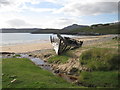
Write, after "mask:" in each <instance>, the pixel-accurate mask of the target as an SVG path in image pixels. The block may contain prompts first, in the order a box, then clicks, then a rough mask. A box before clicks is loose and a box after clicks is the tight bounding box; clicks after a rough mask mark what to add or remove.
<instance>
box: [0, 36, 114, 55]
mask: <svg viewBox="0 0 120 90" xmlns="http://www.w3.org/2000/svg"><path fill="white" fill-rule="evenodd" d="M109 37H113V35H102V36H89V37H87V38H86V37H85V38H80V36H78V37H76V38H75V39H76V40H79V41H80V40H81V41H84V42H87V41H95V40H99V39H105V38H109ZM101 41H102V40H101ZM42 49H53V47H52V44H51V43H50V41H48V42H44V43H24V44H19V45H10V46H1V47H0V50H2V52H14V53H25V52H32V51H36V50H42Z"/></svg>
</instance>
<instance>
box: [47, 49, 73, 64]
mask: <svg viewBox="0 0 120 90" xmlns="http://www.w3.org/2000/svg"><path fill="white" fill-rule="evenodd" d="M72 57H74V55H73V54H72V52H71V51H68V52H65V53H63V54H61V55H55V56H52V57H50V58H49V59H48V62H49V63H57V62H60V63H62V64H64V63H66V62H67V61H68V60H69V58H72Z"/></svg>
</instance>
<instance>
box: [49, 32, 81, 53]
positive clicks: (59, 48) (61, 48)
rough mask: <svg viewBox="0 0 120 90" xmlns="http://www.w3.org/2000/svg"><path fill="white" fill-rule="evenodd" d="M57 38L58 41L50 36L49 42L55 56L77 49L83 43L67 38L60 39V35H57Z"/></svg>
mask: <svg viewBox="0 0 120 90" xmlns="http://www.w3.org/2000/svg"><path fill="white" fill-rule="evenodd" d="M57 37H58V39H57V38H54V37H52V36H50V41H51V43H52V45H53V47H54V50H55V52H56V54H57V55H60V54H62V53H63V52H66V51H68V50H70V49H75V48H79V47H81V46H82V44H83V41H77V40H75V39H72V38H69V37H62V36H61V35H60V34H57Z"/></svg>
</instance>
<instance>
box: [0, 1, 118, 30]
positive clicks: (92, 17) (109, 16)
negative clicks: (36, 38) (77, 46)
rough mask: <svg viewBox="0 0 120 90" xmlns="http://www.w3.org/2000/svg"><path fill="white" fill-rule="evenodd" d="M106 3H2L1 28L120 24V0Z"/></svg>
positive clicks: (0, 4)
mask: <svg viewBox="0 0 120 90" xmlns="http://www.w3.org/2000/svg"><path fill="white" fill-rule="evenodd" d="M96 1H97V2H96ZM104 1H105V0H0V28H63V27H65V26H68V25H71V24H79V25H91V24H97V23H109V22H115V21H117V20H118V1H119V0H106V2H104Z"/></svg>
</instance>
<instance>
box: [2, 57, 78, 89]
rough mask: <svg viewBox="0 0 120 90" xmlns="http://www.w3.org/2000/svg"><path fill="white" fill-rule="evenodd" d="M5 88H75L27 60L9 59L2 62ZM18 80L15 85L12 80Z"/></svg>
mask: <svg viewBox="0 0 120 90" xmlns="http://www.w3.org/2000/svg"><path fill="white" fill-rule="evenodd" d="M2 69H3V74H4V75H3V78H2V86H3V88H73V87H78V86H75V85H73V84H70V83H68V82H66V81H65V80H63V79H62V78H60V77H57V76H55V75H53V74H52V73H51V72H48V71H46V70H42V69H41V68H39V67H37V66H36V65H34V64H33V63H32V62H31V61H30V60H28V59H25V58H17V59H16V58H8V59H3V61H2ZM14 78H15V79H16V81H15V82H14V83H11V80H13V79H14Z"/></svg>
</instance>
